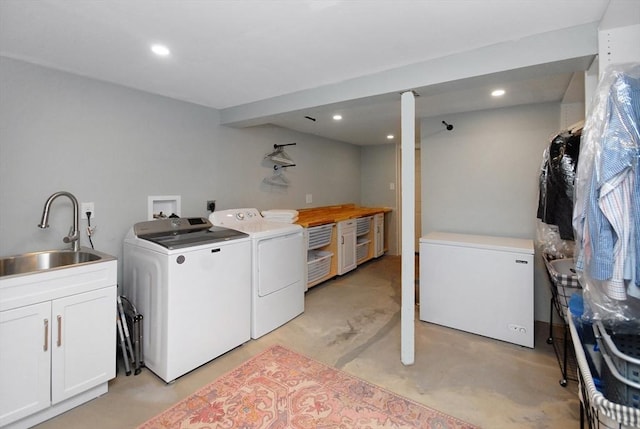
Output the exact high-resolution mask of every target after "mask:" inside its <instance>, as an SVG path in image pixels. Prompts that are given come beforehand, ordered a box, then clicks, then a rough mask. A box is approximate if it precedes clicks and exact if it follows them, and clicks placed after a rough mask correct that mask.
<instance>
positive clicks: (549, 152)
mask: <svg viewBox="0 0 640 429" xmlns="http://www.w3.org/2000/svg"><path fill="white" fill-rule="evenodd" d="M580 135H581V133H580V132H577V133H571V132H569V131H565V132H562V133H560V134H558V135H557V136H555V137H554V138H553V140H552V141H551V144H550V145H549V147H548V148H547V149H546V150H545V151H544V154H543V160H542V167H541V172H540V197H539V201H538V212H537V217H538V219H540V220H541V221H542V222H544V223H546V224H548V225H556V226H557V227H558V232H559V234H560V238H561V239H562V240H573V239H574V237H573V226H572V213H573V198H574V182H575V174H576V165H577V163H578V155H579V151H580Z"/></svg>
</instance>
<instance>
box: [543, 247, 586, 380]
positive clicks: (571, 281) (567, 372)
mask: <svg viewBox="0 0 640 429" xmlns="http://www.w3.org/2000/svg"><path fill="white" fill-rule="evenodd" d="M542 257H543V259H544V263H545V266H546V267H547V274H548V276H549V280H550V285H551V300H550V305H549V307H550V308H549V337H548V338H547V344H551V345H553V350H554V352H555V355H556V359H557V360H558V366H559V367H560V373H561V374H562V378H561V379H560V381H559V383H560V385H561V386H562V387H566V386H567V384H568V381H569V380H571V381H578V378H577V370H578V364H577V361H576V356H575V352H574V350H573V344H572V340H571V335H570V333H569V325H568V322H567V319H566V314H567V310H568V307H569V299H570V298H571V295H572V294H573V293H575V292H576V291H577V290H581V289H582V287H581V286H580V283H578V280H577V277H575V276H571V277H569V276H566V275H562V274H560V273H558V272H557V271H556V270H555V269H554V268H553V266H552V265H551V261H552V260H554V259H555V258H554V257H553V256H552V255H549V254H547V253H544V254H543V256H542ZM554 310H555V313H557V315H558V316H560V319H561V320H562V327H561V328H560V329H558V328H557V327H556V329H554V322H553V319H554V318H553V313H554Z"/></svg>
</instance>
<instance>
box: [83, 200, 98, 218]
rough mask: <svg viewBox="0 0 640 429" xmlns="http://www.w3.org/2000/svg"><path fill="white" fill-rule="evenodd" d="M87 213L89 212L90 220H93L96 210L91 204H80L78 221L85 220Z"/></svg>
mask: <svg viewBox="0 0 640 429" xmlns="http://www.w3.org/2000/svg"><path fill="white" fill-rule="evenodd" d="M87 212H91V219H92V220H93V219H95V217H96V208H95V207H94V205H93V203H81V204H80V219H86V218H87Z"/></svg>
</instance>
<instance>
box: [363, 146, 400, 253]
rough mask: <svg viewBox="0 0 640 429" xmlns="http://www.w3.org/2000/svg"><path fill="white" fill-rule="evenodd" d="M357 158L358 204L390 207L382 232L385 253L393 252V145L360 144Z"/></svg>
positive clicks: (395, 233) (395, 240)
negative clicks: (360, 149) (385, 241)
mask: <svg viewBox="0 0 640 429" xmlns="http://www.w3.org/2000/svg"><path fill="white" fill-rule="evenodd" d="M360 160H361V162H360V165H361V167H360V168H361V169H362V176H361V180H362V184H361V188H362V196H361V201H362V205H363V206H375V207H391V208H392V209H393V211H392V212H391V213H388V214H387V215H386V216H385V228H386V231H385V235H386V237H387V239H388V242H387V246H388V248H389V254H391V255H397V254H399V251H398V236H399V235H400V234H399V233H398V231H397V219H396V216H397V213H398V210H397V207H396V205H397V199H396V191H397V190H398V189H399V186H398V184H397V183H396V145H395V144H385V145H375V146H364V147H363V148H362V151H361V156H360ZM390 183H394V185H395V189H394V190H392V189H389V184H390Z"/></svg>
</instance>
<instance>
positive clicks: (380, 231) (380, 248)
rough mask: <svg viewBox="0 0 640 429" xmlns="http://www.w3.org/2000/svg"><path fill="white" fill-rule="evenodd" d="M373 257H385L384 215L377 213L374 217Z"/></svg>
mask: <svg viewBox="0 0 640 429" xmlns="http://www.w3.org/2000/svg"><path fill="white" fill-rule="evenodd" d="M373 228H374V236H373V237H374V238H373V246H374V247H373V248H374V251H373V257H374V258H378V257H380V256H382V255H384V213H376V214H375V215H374V216H373Z"/></svg>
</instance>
